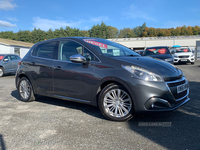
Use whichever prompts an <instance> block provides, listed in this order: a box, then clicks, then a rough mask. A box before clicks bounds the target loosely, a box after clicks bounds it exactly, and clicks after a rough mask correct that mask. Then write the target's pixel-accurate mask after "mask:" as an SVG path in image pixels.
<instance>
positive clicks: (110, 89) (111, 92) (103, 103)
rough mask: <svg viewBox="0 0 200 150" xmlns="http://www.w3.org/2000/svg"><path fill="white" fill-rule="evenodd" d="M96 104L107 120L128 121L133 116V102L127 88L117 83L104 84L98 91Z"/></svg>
mask: <svg viewBox="0 0 200 150" xmlns="http://www.w3.org/2000/svg"><path fill="white" fill-rule="evenodd" d="M98 105H99V109H100V111H101V113H102V114H103V115H104V116H105V117H106V118H107V119H109V120H113V121H128V120H130V119H131V118H132V117H133V112H134V107H133V102H132V99H131V97H130V95H129V94H128V92H127V90H126V89H125V88H124V87H123V86H121V85H117V84H110V85H108V86H106V87H105V88H104V89H103V90H102V91H101V93H100V95H99V99H98Z"/></svg>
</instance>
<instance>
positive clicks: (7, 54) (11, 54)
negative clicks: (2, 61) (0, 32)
mask: <svg viewBox="0 0 200 150" xmlns="http://www.w3.org/2000/svg"><path fill="white" fill-rule="evenodd" d="M6 55H15V56H18V57H20V56H19V55H16V54H0V56H6Z"/></svg>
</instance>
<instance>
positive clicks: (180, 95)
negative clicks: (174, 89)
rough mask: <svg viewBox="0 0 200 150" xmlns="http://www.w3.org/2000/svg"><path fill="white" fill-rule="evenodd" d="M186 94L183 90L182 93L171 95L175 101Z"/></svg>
mask: <svg viewBox="0 0 200 150" xmlns="http://www.w3.org/2000/svg"><path fill="white" fill-rule="evenodd" d="M186 94H187V90H185V91H183V92H181V93H178V94H177V93H175V94H173V95H174V98H175V99H180V98H182V97H184V96H185V95H186Z"/></svg>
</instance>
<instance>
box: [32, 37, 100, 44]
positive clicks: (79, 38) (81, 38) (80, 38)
mask: <svg viewBox="0 0 200 150" xmlns="http://www.w3.org/2000/svg"><path fill="white" fill-rule="evenodd" d="M64 39H76V40H83V39H101V38H95V37H61V38H55V39H50V40H45V41H41V42H38V43H35V45H38V44H41V43H45V42H50V41H55V40H64Z"/></svg>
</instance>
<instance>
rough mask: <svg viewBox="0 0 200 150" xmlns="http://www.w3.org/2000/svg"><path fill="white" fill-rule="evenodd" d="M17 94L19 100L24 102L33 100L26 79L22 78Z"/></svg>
mask: <svg viewBox="0 0 200 150" xmlns="http://www.w3.org/2000/svg"><path fill="white" fill-rule="evenodd" d="M17 89H18V93H19V96H20V99H21V100H22V101H24V102H31V101H34V100H35V95H34V92H33V88H32V85H31V83H30V81H29V80H28V79H27V78H26V77H22V78H21V79H20V81H19V85H18V88H17Z"/></svg>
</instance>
